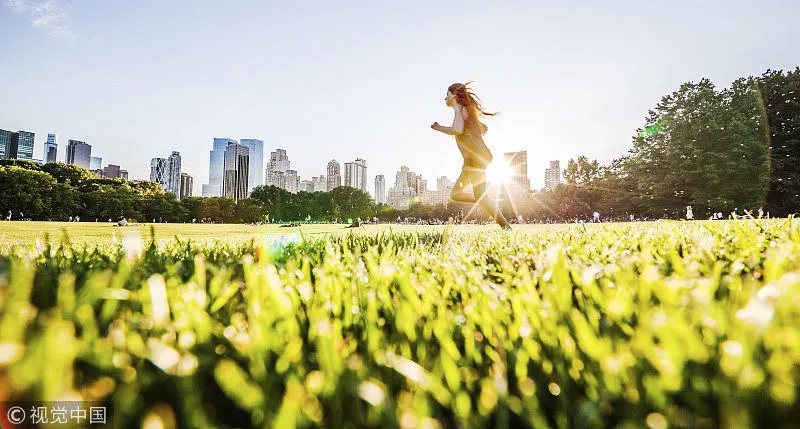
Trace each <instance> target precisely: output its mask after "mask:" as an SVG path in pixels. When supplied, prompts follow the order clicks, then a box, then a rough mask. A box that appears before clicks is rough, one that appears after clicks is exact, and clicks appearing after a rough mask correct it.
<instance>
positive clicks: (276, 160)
mask: <svg viewBox="0 0 800 429" xmlns="http://www.w3.org/2000/svg"><path fill="white" fill-rule="evenodd" d="M291 168H292V167H291V163H290V162H289V156H288V155H286V149H275V152H271V153H270V154H269V162H268V163H267V171H266V174H267V177H266V184H267V185H271V186H277V187H279V188H283V189H286V187H285V186H286V185H285V183H284V179H283V176H285V175H286V172H287V171H289V170H290V169H291Z"/></svg>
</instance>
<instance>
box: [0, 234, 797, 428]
mask: <svg viewBox="0 0 800 429" xmlns="http://www.w3.org/2000/svg"><path fill="white" fill-rule="evenodd" d="M420 231H424V230H420ZM156 234H157V233H156ZM0 248H1V250H0V395H2V396H3V397H0V400H5V399H15V400H56V399H65V398H67V399H69V398H83V399H85V400H100V401H105V403H106V404H107V405H108V406H110V407H111V409H112V411H113V417H114V421H115V425H116V426H117V427H141V426H142V425H146V424H151V423H153V422H156V423H158V424H161V425H162V426H163V427H209V428H210V427H276V428H292V427H353V428H363V427H375V428H384V427H397V428H404V429H405V428H438V427H442V428H451V427H452V428H456V427H464V428H472V427H498V428H499V427H535V428H546V427H582V428H603V427H631V428H634V427H650V428H654V429H663V428H667V427H709V428H713V427H725V428H733V427H736V428H740V427H743V428H747V427H797V423H796V421H797V419H796V416H797V415H800V413H799V412H800V407H798V393H800V391H799V388H798V382H799V381H800V372H799V368H800V365H798V363H800V261H798V255H800V222H798V221H793V220H791V219H790V220H763V221H756V220H749V221H739V222H734V221H726V222H664V223H648V224H623V225H608V226H606V225H603V226H591V227H589V228H587V227H585V226H582V225H574V226H568V227H564V226H562V227H558V228H546V227H545V228H539V229H536V230H535V234H533V233H532V234H526V233H520V232H516V233H505V232H500V231H497V230H493V229H492V230H490V229H486V228H484V229H473V230H471V231H469V232H465V231H464V230H463V229H462V230H460V232H454V231H453V230H450V229H446V228H440V229H436V230H434V231H432V232H416V233H404V232H387V231H382V232H380V231H379V232H376V233H370V234H364V233H361V234H340V235H329V236H325V237H316V238H315V237H313V236H311V235H308V234H299V233H295V232H287V233H286V234H284V235H282V236H278V235H275V234H266V233H265V234H263V235H262V236H259V237H258V238H251V239H249V240H248V239H238V240H228V241H220V242H214V241H204V242H197V243H196V242H193V241H187V240H181V239H174V240H172V241H169V242H163V241H162V242H151V241H148V240H145V241H142V240H141V238H140V236H139V235H134V236H130V235H129V236H127V237H122V236H120V238H119V239H118V241H117V242H116V243H114V242H104V243H102V244H92V243H81V242H79V240H78V241H77V242H76V243H74V244H73V243H70V241H69V239H67V238H64V239H62V241H61V242H60V244H51V243H47V242H45V241H43V240H40V241H38V242H36V243H35V244H31V245H26V246H11V245H9V244H7V245H6V246H4V247H0Z"/></svg>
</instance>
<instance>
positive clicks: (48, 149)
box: [42, 134, 58, 162]
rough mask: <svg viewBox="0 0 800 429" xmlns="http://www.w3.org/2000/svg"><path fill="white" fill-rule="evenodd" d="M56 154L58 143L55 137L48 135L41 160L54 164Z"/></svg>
mask: <svg viewBox="0 0 800 429" xmlns="http://www.w3.org/2000/svg"><path fill="white" fill-rule="evenodd" d="M57 154H58V143H56V135H55V134H48V135H47V143H45V144H44V154H43V155H42V159H43V160H44V162H56V155H57Z"/></svg>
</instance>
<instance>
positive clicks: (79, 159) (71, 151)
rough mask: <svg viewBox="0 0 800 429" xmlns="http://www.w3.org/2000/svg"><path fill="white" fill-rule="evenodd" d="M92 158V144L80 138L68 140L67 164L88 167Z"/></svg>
mask: <svg viewBox="0 0 800 429" xmlns="http://www.w3.org/2000/svg"><path fill="white" fill-rule="evenodd" d="M91 159H92V145H90V144H86V142H82V141H79V140H70V141H69V142H67V156H66V161H67V164H72V165H77V166H78V167H82V168H86V169H88V168H89V163H90V162H91Z"/></svg>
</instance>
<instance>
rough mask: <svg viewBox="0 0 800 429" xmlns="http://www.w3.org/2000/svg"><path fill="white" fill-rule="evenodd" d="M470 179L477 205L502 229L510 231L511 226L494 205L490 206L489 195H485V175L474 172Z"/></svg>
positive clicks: (481, 172)
mask: <svg viewBox="0 0 800 429" xmlns="http://www.w3.org/2000/svg"><path fill="white" fill-rule="evenodd" d="M472 177H473V180H472V189H474V190H475V198H476V199H477V202H478V204H480V206H481V207H483V209H484V210H486V213H489V216H491V217H492V218H493V219H494V221H495V222H497V224H498V225H500V226H501V227H502V228H503V229H511V225H509V223H508V221H507V220H506V217H505V216H503V212H501V211H500V210H499V209H496V208H495V205H494V204H492V201H491V200H490V198H489V195H488V194H487V193H486V174H485V173H484V172H483V171H480V172H475V173H473V174H472Z"/></svg>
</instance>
